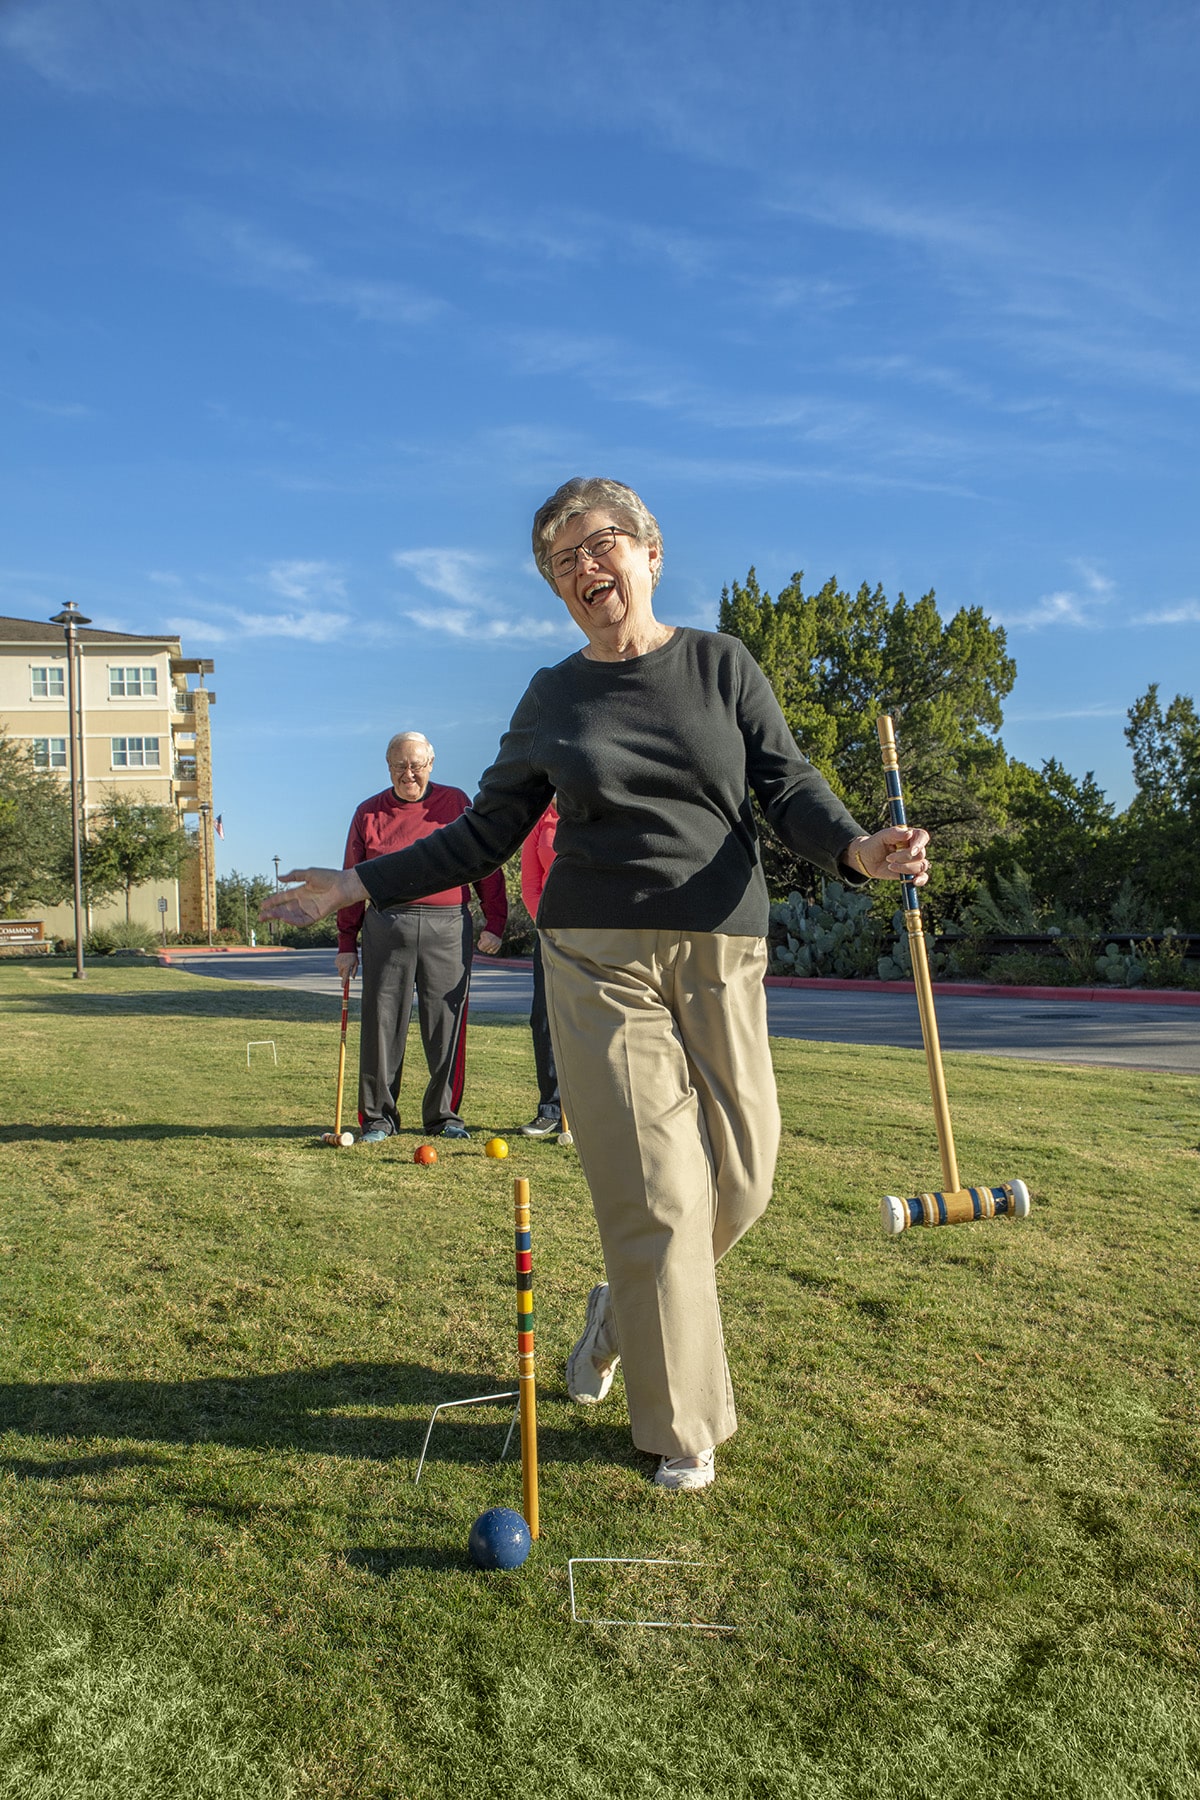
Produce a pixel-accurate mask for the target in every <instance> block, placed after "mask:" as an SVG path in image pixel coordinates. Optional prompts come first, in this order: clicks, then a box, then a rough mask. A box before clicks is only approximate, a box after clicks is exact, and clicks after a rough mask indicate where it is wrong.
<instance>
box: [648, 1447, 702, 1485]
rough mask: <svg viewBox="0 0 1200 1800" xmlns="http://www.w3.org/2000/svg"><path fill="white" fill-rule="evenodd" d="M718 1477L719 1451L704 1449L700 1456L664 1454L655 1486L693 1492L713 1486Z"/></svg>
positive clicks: (657, 1472)
mask: <svg viewBox="0 0 1200 1800" xmlns="http://www.w3.org/2000/svg"><path fill="white" fill-rule="evenodd" d="M716 1479H717V1453H716V1451H715V1450H702V1451H701V1452H700V1454H699V1456H664V1457H663V1459H662V1461H661V1462H660V1463H659V1465H658V1469H657V1471H656V1472H655V1476H654V1485H655V1487H661V1488H681V1489H684V1490H685V1491H687V1492H692V1491H694V1490H695V1489H696V1488H706V1487H711V1486H712V1484H713V1482H714V1481H715V1480H716Z"/></svg>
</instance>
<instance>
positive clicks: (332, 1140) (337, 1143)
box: [321, 975, 354, 1149]
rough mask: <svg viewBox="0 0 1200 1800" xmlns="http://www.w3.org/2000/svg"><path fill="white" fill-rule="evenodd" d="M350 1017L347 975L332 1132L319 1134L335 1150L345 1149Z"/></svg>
mask: <svg viewBox="0 0 1200 1800" xmlns="http://www.w3.org/2000/svg"><path fill="white" fill-rule="evenodd" d="M349 1017H350V977H349V976H348V975H347V977H346V979H345V981H343V983H342V1041H341V1043H340V1044H339V1045H338V1078H337V1102H336V1104H335V1106H334V1109H333V1130H332V1131H323V1132H322V1133H321V1142H322V1143H323V1144H330V1145H332V1146H333V1147H334V1148H335V1149H346V1148H348V1145H346V1144H343V1143H342V1088H343V1086H344V1084H345V1080H346V1023H347V1021H348V1019H349ZM345 1136H346V1137H347V1139H349V1142H350V1143H351V1144H352V1143H353V1142H354V1139H353V1138H352V1137H351V1136H350V1133H349V1132H346V1134H345Z"/></svg>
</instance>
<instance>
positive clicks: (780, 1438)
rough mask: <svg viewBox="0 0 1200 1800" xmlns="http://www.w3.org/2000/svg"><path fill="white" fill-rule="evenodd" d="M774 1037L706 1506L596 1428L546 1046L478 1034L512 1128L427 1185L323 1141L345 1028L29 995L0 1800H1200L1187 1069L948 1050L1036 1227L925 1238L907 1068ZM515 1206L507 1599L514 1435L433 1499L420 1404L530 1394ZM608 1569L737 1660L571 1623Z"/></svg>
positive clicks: (456, 1436) (972, 1114) (973, 1167)
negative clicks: (533, 1134)
mask: <svg viewBox="0 0 1200 1800" xmlns="http://www.w3.org/2000/svg"><path fill="white" fill-rule="evenodd" d="M354 1036H355V1034H354V1031H353V1028H352V1043H353V1040H354ZM267 1038H269V1039H273V1040H274V1042H275V1045H276V1049H277V1053H278V1058H279V1061H278V1067H275V1066H274V1065H273V1064H272V1062H271V1057H270V1052H269V1051H266V1052H263V1051H255V1052H254V1061H253V1064H252V1066H251V1067H250V1068H249V1069H247V1066H246V1044H247V1041H248V1040H251V1039H267ZM775 1053H776V1062H777V1067H778V1072H779V1083H780V1091H781V1099H782V1103H783V1112H784V1120H785V1134H784V1150H783V1155H782V1159H781V1163H780V1174H779V1181H778V1184H777V1193H776V1201H775V1204H774V1206H773V1208H772V1210H771V1212H770V1213H769V1214H768V1216H767V1218H766V1219H765V1220H764V1221H763V1223H762V1224H761V1225H760V1226H759V1227H758V1228H757V1230H756V1231H755V1232H754V1233H753V1234H752V1235H751V1236H750V1238H748V1239H747V1241H746V1242H745V1243H744V1244H743V1245H741V1246H739V1248H738V1249H737V1250H736V1251H735V1252H734V1253H733V1254H732V1256H731V1257H730V1258H729V1260H728V1262H727V1263H726V1265H725V1266H724V1269H723V1274H722V1300H723V1306H724V1311H725V1319H726V1330H727V1337H728V1341H729V1347H730V1357H731V1362H732V1365H733V1371H734V1381H735V1385H736V1388H737V1393H738V1400H739V1408H740V1414H741V1430H740V1431H739V1433H738V1435H737V1437H736V1438H735V1439H734V1440H733V1441H732V1442H731V1443H730V1444H729V1445H728V1446H727V1447H726V1448H725V1450H724V1451H723V1452H722V1453H721V1454H720V1456H719V1458H718V1467H719V1479H718V1481H717V1484H716V1486H715V1487H714V1488H712V1489H711V1490H710V1491H708V1492H707V1493H704V1494H699V1495H686V1494H684V1495H672V1494H664V1493H661V1492H659V1491H657V1490H655V1489H654V1488H653V1487H652V1486H651V1484H650V1481H649V1475H650V1473H651V1472H652V1466H653V1465H652V1464H651V1462H650V1460H649V1459H648V1458H645V1457H642V1456H640V1455H639V1454H638V1453H637V1452H636V1451H634V1450H633V1449H632V1447H631V1445H630V1442H629V1437H628V1429H627V1422H626V1419H625V1414H624V1409H623V1404H622V1395H621V1387H620V1381H619V1379H618V1382H617V1384H616V1386H615V1387H614V1391H613V1397H612V1399H611V1400H610V1402H609V1403H608V1404H607V1405H606V1406H605V1407H602V1408H598V1409H595V1410H594V1411H587V1410H585V1409H582V1408H576V1407H572V1406H571V1405H570V1403H569V1402H568V1401H567V1399H566V1396H565V1391H564V1389H563V1386H562V1373H561V1372H562V1364H563V1359H564V1356H565V1354H566V1351H567V1350H568V1348H569V1347H570V1344H571V1342H572V1341H573V1339H574V1336H575V1335H576V1333H577V1331H578V1329H579V1325H580V1321H581V1316H582V1301H583V1298H584V1296H585V1295H586V1292H587V1289H588V1287H589V1285H590V1284H591V1283H592V1282H593V1281H594V1280H596V1279H599V1277H600V1275H601V1273H602V1271H601V1265H600V1260H599V1250H598V1243H597V1239H596V1234H595V1227H594V1224H593V1222H592V1218H591V1212H590V1208H589V1205H588V1201H587V1196H586V1192H585V1189H584V1186H583V1182H582V1179H581V1176H580V1172H579V1167H578V1163H577V1162H576V1160H575V1158H574V1155H573V1154H572V1153H571V1152H570V1151H567V1150H562V1149H560V1148H558V1146H557V1145H556V1144H555V1143H554V1142H553V1141H550V1142H549V1143H528V1142H526V1141H525V1140H522V1139H520V1138H516V1137H512V1136H511V1135H510V1134H511V1133H512V1132H513V1129H514V1127H515V1126H516V1125H518V1124H519V1123H520V1122H521V1121H522V1120H523V1119H526V1118H528V1117H529V1116H530V1113H531V1111H532V1108H533V1103H534V1089H533V1081H532V1057H531V1054H530V1048H529V1038H528V1032H527V1030H526V1029H525V1028H524V1025H523V1022H519V1021H509V1022H501V1023H495V1024H488V1025H477V1026H473V1027H472V1031H471V1040H470V1052H469V1065H468V1089H467V1098H466V1104H465V1115H466V1117H467V1120H468V1123H469V1124H470V1125H471V1127H472V1129H473V1130H474V1131H475V1133H476V1135H475V1138H474V1140H473V1141H472V1142H471V1143H469V1144H463V1145H453V1146H452V1145H445V1146H440V1147H439V1150H440V1157H441V1160H440V1161H439V1163H438V1164H437V1166H436V1168H434V1169H421V1168H418V1167H416V1166H415V1165H414V1164H413V1162H412V1150H413V1148H414V1146H415V1144H416V1143H417V1142H418V1141H419V1140H418V1138H417V1137H416V1136H415V1135H412V1134H405V1135H402V1136H401V1137H399V1138H397V1139H395V1140H394V1141H392V1142H390V1143H388V1144H386V1145H383V1146H381V1147H380V1148H379V1149H377V1150H354V1151H332V1150H328V1149H323V1148H321V1147H320V1146H319V1145H318V1144H317V1142H316V1135H317V1133H318V1132H319V1131H321V1130H323V1129H327V1128H328V1127H329V1125H330V1124H331V1123H332V1117H331V1114H332V1101H333V1082H334V1074H335V1068H336V1058H337V1005H336V1002H334V1001H333V1000H321V999H317V998H309V997H304V996H288V995H284V994H281V993H277V992H274V991H272V990H269V989H260V990H255V989H246V988H236V987H233V986H231V985H230V984H227V983H223V982H217V981H209V980H202V979H197V978H193V977H190V976H187V975H183V974H179V973H175V972H173V971H168V970H163V969H158V968H156V967H142V966H130V967H124V968H117V967H112V966H108V965H105V966H104V967H102V968H93V969H92V970H91V971H90V972H89V977H88V980H87V982H86V983H85V984H79V983H76V982H73V981H72V980H71V971H70V968H69V966H67V967H64V966H61V965H60V964H59V963H32V962H31V963H8V964H0V1093H2V1094H3V1100H4V1106H3V1117H4V1118H5V1119H6V1120H9V1121H11V1123H8V1124H5V1125H4V1126H3V1127H0V1201H2V1204H3V1214H2V1215H0V1282H2V1286H0V1293H2V1295H3V1301H2V1304H3V1323H4V1332H3V1338H2V1346H3V1347H2V1351H0V1355H2V1357H3V1367H2V1368H0V1632H2V1637H0V1797H3V1800H9V1797H10V1796H11V1797H12V1800H17V1797H18V1796H19V1800H76V1797H78V1800H85V1797H86V1800H108V1797H109V1796H111V1797H112V1800H177V1797H178V1800H258V1797H259V1796H262V1797H263V1800H266V1797H267V1796H270V1797H271V1800H282V1797H284V1796H290V1795H297V1796H306V1797H307V1796H320V1797H322V1800H325V1797H335V1796H336V1797H341V1796H347V1797H350V1796H353V1797H354V1800H376V1797H382V1796H395V1797H397V1800H424V1797H426V1796H430V1797H435V1796H436V1797H440V1796H443V1795H452V1794H453V1795H459V1794H462V1795H468V1796H472V1797H476V1796H477V1797H479V1800H491V1797H492V1796H496V1797H497V1800H499V1797H501V1796H504V1797H505V1800H508V1797H509V1796H512V1795H517V1794H519V1795H520V1796H521V1797H522V1800H542V1797H543V1796H546V1797H555V1800H557V1797H560V1796H562V1797H568V1796H569V1797H571V1800H592V1797H594V1796H608V1795H612V1796H617V1795H620V1796H659V1795H661V1794H664V1793H665V1794H669V1795H673V1796H684V1797H686V1800H693V1797H706V1796H709V1795H712V1796H722V1797H724V1796H731V1797H741V1796H756V1797H757V1796H762V1797H764V1800H767V1797H774V1796H791V1795H796V1796H802V1797H803V1800H858V1797H860V1796H861V1797H862V1800H893V1797H894V1800H914V1797H915V1796H926V1795H928V1796H930V1797H931V1800H932V1797H934V1796H936V1797H937V1800H984V1797H986V1800H1009V1797H1013V1800H1016V1797H1018V1796H1020V1797H1029V1800H1033V1797H1035V1796H1043V1795H1051V1796H1054V1797H1055V1800H1124V1797H1125V1796H1130V1797H1133V1796H1136V1797H1138V1800H1142V1797H1145V1800H1157V1797H1159V1796H1163V1797H1166V1796H1180V1797H1181V1800H1182V1797H1184V1796H1187V1797H1188V1800H1193V1797H1194V1796H1195V1794H1196V1793H1197V1791H1200V1706H1198V1704H1197V1703H1198V1700H1200V1679H1198V1677H1200V1668H1198V1628H1200V1603H1198V1597H1197V1596H1198V1593H1200V1583H1198V1580H1197V1576H1198V1572H1200V1489H1198V1483H1200V1434H1198V1431H1197V1422H1196V1406H1197V1360H1198V1358H1197V1346H1198V1344H1200V1318H1198V1313H1200V1305H1198V1301H1197V1294H1198V1275H1200V1255H1198V1247H1200V1155H1198V1153H1197V1140H1198V1139H1200V1118H1198V1116H1197V1109H1196V1089H1195V1083H1194V1082H1192V1081H1189V1080H1188V1079H1187V1078H1185V1077H1182V1076H1171V1075H1162V1074H1139V1073H1125V1072H1120V1071H1112V1070H1107V1069H1086V1070H1084V1069H1066V1068H1058V1067H1051V1066H1046V1065H1035V1064H1026V1063H1017V1062H1005V1061H1003V1060H1000V1059H993V1058H988V1057H983V1056H951V1057H949V1058H947V1078H948V1084H949V1089H950V1099H951V1107H952V1110H953V1114H954V1121H955V1130H956V1136H957V1139H958V1150H959V1163H960V1168H961V1172H962V1176H963V1179H964V1180H971V1181H988V1182H991V1181H999V1180H1002V1179H1005V1178H1009V1177H1012V1176H1020V1177H1022V1178H1023V1179H1025V1180H1026V1181H1027V1182H1028V1183H1029V1186H1030V1190H1031V1193H1032V1194H1033V1197H1034V1211H1033V1214H1032V1216H1031V1217H1030V1219H1028V1220H1027V1221H1025V1222H1023V1223H1009V1222H1007V1221H997V1222H995V1223H994V1224H990V1225H973V1226H963V1227H959V1228H956V1229H947V1230H941V1231H915V1232H910V1233H908V1234H906V1235H905V1236H904V1237H903V1238H901V1239H899V1240H888V1239H885V1238H884V1236H883V1234H882V1232H881V1230H880V1227H879V1220H878V1202H879V1196H880V1194H881V1193H883V1192H888V1191H890V1192H897V1193H907V1192H910V1191H915V1190H916V1189H917V1188H920V1187H923V1186H929V1185H934V1184H936V1182H937V1180H938V1156H937V1145H936V1140H935V1137H934V1132H933V1123H932V1116H931V1111H930V1106H929V1099H928V1090H927V1085H926V1074H925V1066H924V1060H923V1058H922V1057H921V1056H920V1055H919V1054H915V1053H912V1052H908V1051H901V1050H883V1051H872V1050H865V1049H856V1048H843V1047H841V1046H831V1045H818V1044H805V1043H796V1042H784V1041H778V1042H777V1043H776V1045H775ZM413 1059H414V1065H416V1066H412V1067H410V1072H409V1077H408V1080H407V1082H406V1088H405V1093H404V1096H403V1099H404V1100H405V1101H406V1102H407V1106H408V1111H409V1114H410V1116H413V1117H415V1116H416V1112H417V1097H418V1091H419V1090H418V1085H417V1081H416V1074H417V1066H419V1065H420V1057H419V1052H418V1050H417V1049H416V1047H415V1045H414V1050H413ZM351 1110H352V1109H351ZM493 1131H499V1132H501V1133H502V1134H505V1135H510V1142H511V1144H512V1155H511V1156H510V1158H509V1159H508V1161H507V1162H493V1161H490V1160H489V1159H488V1158H486V1157H485V1156H484V1154H483V1150H482V1143H483V1139H484V1137H486V1136H488V1135H490V1134H491V1133H492V1132H493ZM514 1174H518V1175H528V1176H529V1177H530V1180H531V1183H532V1191H533V1212H534V1246H535V1251H534V1266H535V1291H536V1300H537V1312H538V1365H539V1373H540V1384H539V1385H540V1424H541V1456H542V1467H541V1497H542V1525H543V1535H542V1538H541V1540H540V1542H539V1543H538V1544H536V1545H535V1547H534V1550H533V1553H532V1555H531V1557H530V1559H529V1561H528V1563H527V1564H526V1565H525V1567H524V1568H523V1569H522V1570H521V1571H520V1572H519V1573H516V1574H513V1575H505V1576H481V1575H479V1574H476V1573H473V1572H472V1571H471V1569H470V1568H469V1566H468V1563H467V1558H466V1538H467V1532H468V1529H469V1527H470V1523H471V1521H472V1519H473V1518H474V1517H475V1516H476V1514H477V1513H479V1512H480V1511H482V1510H483V1509H484V1508H485V1507H487V1506H491V1505H497V1504H507V1505H515V1506H519V1505H520V1474H519V1467H518V1464H517V1463H516V1461H515V1460H510V1461H509V1462H508V1463H506V1464H503V1465H500V1464H498V1463H497V1461H496V1458H497V1456H498V1454H499V1449H500V1445H501V1442H502V1440H503V1435H504V1430H505V1426H506V1423H507V1410H506V1409H504V1408H495V1409H483V1410H482V1411H479V1412H474V1411H472V1410H471V1409H464V1411H463V1412H460V1413H459V1415H458V1416H457V1418H456V1417H455V1415H454V1414H451V1415H450V1421H449V1422H447V1423H445V1424H442V1425H439V1427H438V1429H437V1431H436V1432H435V1435H434V1439H433V1443H432V1445H431V1460H430V1462H429V1463H428V1464H427V1467H426V1472H425V1474H424V1475H423V1477H422V1480H421V1483H420V1485H419V1486H414V1484H413V1473H414V1468H415V1463H416V1457H417V1453H418V1451H419V1449H420V1444H421V1439H422V1436H423V1435H424V1430H425V1425H426V1423H427V1420H428V1417H429V1413H430V1410H431V1408H432V1407H433V1406H434V1404H435V1403H436V1402H437V1401H439V1400H445V1399H453V1398H458V1397H463V1396H466V1395H471V1394H478V1393H488V1392H492V1391H494V1390H496V1389H498V1388H505V1387H509V1386H512V1385H515V1383H514V1381H513V1377H514V1375H515V1334H514V1328H513V1316H514V1306H513V1298H512V1274H511V1268H512V1177H513V1176H514ZM586 1556H607V1557H647V1558H678V1559H682V1560H684V1561H686V1562H698V1563H699V1564H700V1565H701V1566H700V1567H699V1568H695V1569H676V1570H664V1569H655V1568H650V1569H646V1570H640V1571H639V1570H636V1569H631V1568H628V1567H615V1568H611V1569H607V1570H606V1569H597V1568H583V1569H579V1570H577V1576H578V1577H579V1584H580V1585H579V1600H580V1604H581V1609H582V1610H584V1611H585V1612H587V1613H588V1614H590V1615H594V1616H601V1617H611V1616H614V1615H618V1616H622V1617H624V1616H627V1615H629V1614H635V1615H636V1614H640V1615H641V1616H645V1617H655V1616H663V1615H664V1614H669V1615H670V1616H671V1617H673V1618H677V1619H678V1620H679V1621H680V1622H681V1623H684V1622H687V1621H689V1620H702V1621H710V1622H717V1623H724V1624H733V1625H736V1626H737V1627H738V1630H737V1631H736V1632H734V1633H730V1634H727V1635H720V1636H718V1635H715V1634H712V1633H705V1632H700V1631H694V1630H682V1629H680V1630H662V1631H656V1630H648V1629H639V1628H636V1627H623V1626H600V1627H597V1626H593V1625H579V1624H573V1623H572V1622H571V1618H570V1611H569V1606H568V1593H567V1559H568V1557H586Z"/></svg>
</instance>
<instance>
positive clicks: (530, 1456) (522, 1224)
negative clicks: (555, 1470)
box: [513, 1175, 541, 1538]
mask: <svg viewBox="0 0 1200 1800" xmlns="http://www.w3.org/2000/svg"><path fill="white" fill-rule="evenodd" d="M513 1215H514V1222H515V1226H516V1247H517V1394H518V1399H519V1402H520V1409H521V1491H522V1499H523V1501H524V1511H525V1523H526V1524H527V1525H528V1527H529V1535H530V1537H531V1538H535V1537H539V1536H540V1535H541V1533H540V1530H539V1526H538V1452H537V1386H536V1383H535V1380H534V1372H533V1317H534V1315H533V1230H532V1227H531V1225H530V1219H529V1182H528V1181H527V1180H526V1178H525V1177H524V1176H523V1175H519V1176H518V1177H517V1179H516V1180H515V1181H514V1182H513Z"/></svg>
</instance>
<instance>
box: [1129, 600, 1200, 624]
mask: <svg viewBox="0 0 1200 1800" xmlns="http://www.w3.org/2000/svg"><path fill="white" fill-rule="evenodd" d="M1130 624H1132V625H1200V600H1183V601H1181V602H1180V604H1179V605H1178V606H1165V607H1163V608H1161V609H1160V610H1159V611H1158V612H1145V613H1138V614H1137V615H1136V616H1135V617H1134V618H1133V619H1131V620H1130Z"/></svg>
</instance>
